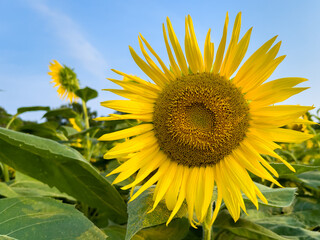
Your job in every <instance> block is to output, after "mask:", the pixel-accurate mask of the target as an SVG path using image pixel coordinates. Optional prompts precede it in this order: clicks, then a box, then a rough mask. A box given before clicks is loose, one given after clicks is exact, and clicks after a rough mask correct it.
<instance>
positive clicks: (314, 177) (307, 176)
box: [297, 171, 320, 191]
mask: <svg viewBox="0 0 320 240" xmlns="http://www.w3.org/2000/svg"><path fill="white" fill-rule="evenodd" d="M297 177H298V178H299V179H300V180H301V181H302V182H303V183H305V184H307V185H308V186H310V187H312V188H314V189H315V190H318V191H320V171H312V172H307V173H301V174H299V175H298V176H297Z"/></svg>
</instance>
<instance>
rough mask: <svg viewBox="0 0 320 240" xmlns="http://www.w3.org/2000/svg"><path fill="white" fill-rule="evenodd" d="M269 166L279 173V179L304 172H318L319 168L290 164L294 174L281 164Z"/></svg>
mask: <svg viewBox="0 0 320 240" xmlns="http://www.w3.org/2000/svg"><path fill="white" fill-rule="evenodd" d="M270 165H271V166H272V167H273V168H274V169H275V170H276V171H277V172H278V173H279V176H280V178H281V177H284V176H287V175H297V174H300V173H304V172H309V171H314V170H320V166H313V165H302V164H291V165H292V167H293V168H294V169H295V170H296V172H292V171H291V170H290V169H289V168H288V167H287V166H286V165H284V164H283V163H270Z"/></svg>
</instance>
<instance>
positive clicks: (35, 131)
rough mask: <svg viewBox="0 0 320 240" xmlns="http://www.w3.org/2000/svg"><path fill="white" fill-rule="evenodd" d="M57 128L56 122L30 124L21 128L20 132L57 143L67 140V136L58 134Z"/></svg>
mask: <svg viewBox="0 0 320 240" xmlns="http://www.w3.org/2000/svg"><path fill="white" fill-rule="evenodd" d="M57 127H58V123H56V122H45V123H40V124H38V123H30V124H26V125H23V126H21V127H19V128H18V131H19V132H23V133H29V134H32V135H35V136H38V137H43V138H49V139H52V140H55V141H60V140H67V138H66V137H65V136H63V135H62V134H59V133H58V132H57Z"/></svg>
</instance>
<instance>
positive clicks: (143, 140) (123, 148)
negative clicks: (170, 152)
mask: <svg viewBox="0 0 320 240" xmlns="http://www.w3.org/2000/svg"><path fill="white" fill-rule="evenodd" d="M157 141H158V140H157V139H156V137H155V136H154V133H153V131H151V132H147V133H144V134H142V135H140V136H137V137H135V138H132V139H130V140H128V141H126V142H123V143H119V144H117V145H116V146H115V147H114V148H112V149H110V150H109V151H108V152H107V153H106V154H105V155H104V158H106V159H110V158H114V156H117V155H120V154H128V153H132V152H137V151H140V150H141V149H143V148H146V147H149V146H152V145H154V144H156V143H157Z"/></svg>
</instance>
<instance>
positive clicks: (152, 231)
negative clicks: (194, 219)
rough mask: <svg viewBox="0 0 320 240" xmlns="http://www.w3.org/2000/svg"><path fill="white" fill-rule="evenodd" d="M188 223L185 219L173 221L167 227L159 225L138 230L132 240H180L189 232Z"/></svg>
mask: <svg viewBox="0 0 320 240" xmlns="http://www.w3.org/2000/svg"><path fill="white" fill-rule="evenodd" d="M189 227H190V225H189V221H188V219H187V218H176V219H173V220H172V221H171V222H170V224H169V225H168V226H166V225H165V224H161V225H158V226H155V227H149V228H144V229H142V230H140V231H139V232H138V233H137V234H136V235H134V237H133V238H132V240H139V239H141V240H142V239H143V240H162V239H166V240H180V239H183V238H184V237H185V236H186V235H187V233H188V231H189Z"/></svg>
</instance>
